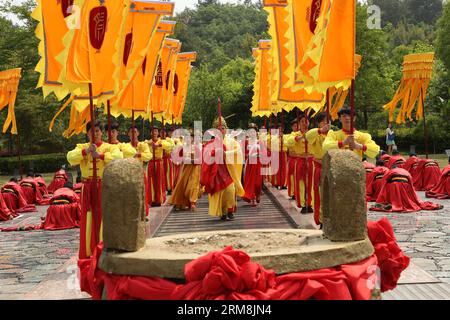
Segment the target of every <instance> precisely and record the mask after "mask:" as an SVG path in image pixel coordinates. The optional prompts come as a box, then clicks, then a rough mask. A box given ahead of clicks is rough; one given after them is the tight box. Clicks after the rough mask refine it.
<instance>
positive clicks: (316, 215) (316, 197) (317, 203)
mask: <svg viewBox="0 0 450 320" xmlns="http://www.w3.org/2000/svg"><path fill="white" fill-rule="evenodd" d="M321 176H322V164H321V163H319V162H317V161H314V222H315V223H316V224H317V225H319V224H320V178H321Z"/></svg>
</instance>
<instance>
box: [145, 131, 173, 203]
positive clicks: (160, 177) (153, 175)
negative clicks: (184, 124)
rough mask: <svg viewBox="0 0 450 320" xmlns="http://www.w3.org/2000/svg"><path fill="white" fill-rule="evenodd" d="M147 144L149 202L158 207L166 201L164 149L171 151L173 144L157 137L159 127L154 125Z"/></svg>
mask: <svg viewBox="0 0 450 320" xmlns="http://www.w3.org/2000/svg"><path fill="white" fill-rule="evenodd" d="M145 142H146V143H147V144H148V145H149V149H150V152H151V154H152V158H151V160H150V161H149V163H148V169H147V173H148V189H149V195H150V202H151V205H152V206H153V207H159V206H161V205H162V204H164V202H166V175H165V172H164V162H163V156H164V151H166V152H169V153H170V152H171V151H172V149H173V147H174V145H173V143H171V142H170V141H168V140H166V139H161V138H160V137H159V129H158V128H157V127H154V128H153V130H152V138H151V140H147V141H145Z"/></svg>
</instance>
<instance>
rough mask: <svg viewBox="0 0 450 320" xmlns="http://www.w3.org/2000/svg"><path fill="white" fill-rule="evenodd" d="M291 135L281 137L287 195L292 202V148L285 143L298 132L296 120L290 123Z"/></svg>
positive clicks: (293, 195) (293, 194)
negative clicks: (284, 159)
mask: <svg viewBox="0 0 450 320" xmlns="http://www.w3.org/2000/svg"><path fill="white" fill-rule="evenodd" d="M291 129H292V131H291V133H288V134H284V135H283V149H285V150H286V154H287V164H286V167H287V172H286V184H287V189H288V195H289V197H290V198H291V199H292V200H294V199H295V192H294V191H295V190H294V168H295V160H294V159H292V156H293V149H292V148H288V146H287V144H286V142H287V140H288V139H290V137H291V136H292V134H294V133H295V132H297V131H298V123H297V119H295V120H294V121H293V122H292V125H291Z"/></svg>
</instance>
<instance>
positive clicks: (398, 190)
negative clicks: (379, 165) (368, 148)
mask: <svg viewBox="0 0 450 320" xmlns="http://www.w3.org/2000/svg"><path fill="white" fill-rule="evenodd" d="M439 209H442V205H440V204H436V203H432V202H428V201H426V202H421V201H420V200H419V198H418V197H417V194H416V192H415V190H414V186H413V184H412V177H411V174H409V172H408V171H406V170H405V169H401V168H396V169H392V170H390V171H389V172H388V173H386V174H385V175H384V178H383V187H382V189H381V191H380V194H379V195H378V198H377V204H376V205H375V206H373V207H371V208H370V210H373V211H384V212H416V211H420V210H439Z"/></svg>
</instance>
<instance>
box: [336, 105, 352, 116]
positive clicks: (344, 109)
mask: <svg viewBox="0 0 450 320" xmlns="http://www.w3.org/2000/svg"><path fill="white" fill-rule="evenodd" d="M343 114H348V115H351V114H352V110H351V109H350V108H348V107H343V108H341V110H339V112H338V117H340V116H342V115H343Z"/></svg>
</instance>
